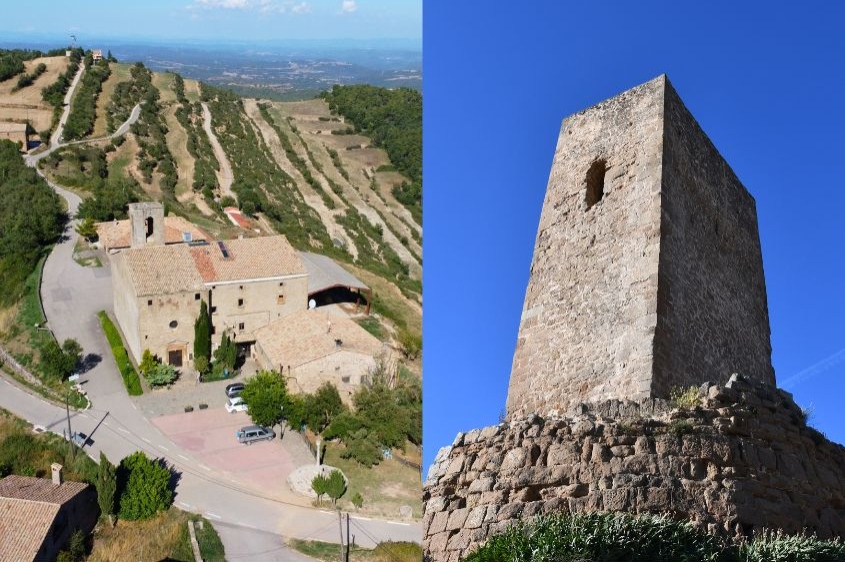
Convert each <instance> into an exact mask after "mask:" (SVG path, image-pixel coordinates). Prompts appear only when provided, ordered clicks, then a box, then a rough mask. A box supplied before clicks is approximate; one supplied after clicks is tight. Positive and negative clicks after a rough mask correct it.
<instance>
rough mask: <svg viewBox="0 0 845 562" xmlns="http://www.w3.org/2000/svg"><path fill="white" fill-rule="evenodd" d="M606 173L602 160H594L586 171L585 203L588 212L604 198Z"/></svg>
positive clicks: (605, 165) (604, 163)
mask: <svg viewBox="0 0 845 562" xmlns="http://www.w3.org/2000/svg"><path fill="white" fill-rule="evenodd" d="M606 173H607V163H606V162H605V161H604V160H596V161H595V162H593V163H592V164H591V165H590V169H589V170H587V194H586V202H587V209H588V210H589V209H590V208H591V207H592V206H593V205H595V204H596V203H598V202H599V201H601V200H602V197H604V176H605V174H606Z"/></svg>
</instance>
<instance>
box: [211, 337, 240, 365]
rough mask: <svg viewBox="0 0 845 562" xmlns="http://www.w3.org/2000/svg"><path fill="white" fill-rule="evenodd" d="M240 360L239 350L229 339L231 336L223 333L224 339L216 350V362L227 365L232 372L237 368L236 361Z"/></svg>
mask: <svg viewBox="0 0 845 562" xmlns="http://www.w3.org/2000/svg"><path fill="white" fill-rule="evenodd" d="M237 359H238V348H237V346H236V345H235V342H233V341H232V339H231V338H230V337H229V334H227V333H226V332H223V338H222V339H221V340H220V345H219V346H218V347H217V349H215V350H214V360H215V361H216V362H217V363H219V364H221V365H225V366H226V367H228V368H229V370H230V371H231V370H232V369H234V368H235V361H237Z"/></svg>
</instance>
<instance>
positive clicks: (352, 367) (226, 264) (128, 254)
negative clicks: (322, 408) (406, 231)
mask: <svg viewBox="0 0 845 562" xmlns="http://www.w3.org/2000/svg"><path fill="white" fill-rule="evenodd" d="M129 207H130V209H129V215H130V219H129V220H128V221H117V222H115V223H100V224H99V225H98V227H97V228H98V232H99V233H100V236H101V243H102V245H103V246H104V247H106V248H108V250H109V253H110V254H111V256H110V259H111V269H112V285H113V292H114V313H115V317H116V319H117V321H118V324H119V325H120V328H121V330H122V332H123V336H124V340H125V342H126V345H127V347H128V349H129V352H130V353H131V355H132V357H133V358H134V360H135V361H136V362H140V360H141V356H142V354H143V352H144V350H146V349H149V350H150V352H151V353H152V354H153V355H155V356H157V357H159V358H160V359H161V360H162V361H164V362H166V363H168V364H170V365H173V366H175V367H178V368H184V367H192V366H193V360H194V357H193V344H194V323H195V321H196V319H197V317H198V316H199V314H200V308H201V303H203V302H204V303H205V304H206V306H207V307H208V310H209V313H210V316H211V322H212V347H213V348H216V347H217V346H218V345H219V344H220V342H221V340H222V338H223V334H224V333H226V334H228V336H229V337H230V338H232V340H234V342H235V343H236V344H237V346H238V349H239V353H240V354H241V355H242V356H250V357H252V358H254V359H255V360H256V361H257V362H258V364H259V366H260V367H261V368H265V369H276V370H279V371H282V370H284V371H285V375H286V376H288V377H289V378H292V379H293V381H292V387H293V388H294V389H299V390H303V391H313V390H316V388H317V387H319V385H320V384H322V383H323V382H325V381H331V382H333V383H334V384H335V385H337V386H338V389H339V390H340V389H346V391H347V392H346V393H344V392H343V391H341V394H342V395H344V394H346V395H348V396H351V393H352V389H353V387H354V385H357V384H360V383H361V382H363V381H364V380H366V379H365V377H366V376H367V375H368V374H369V372H370V370H371V369H372V367H374V366H375V359H374V357H375V356H376V355H378V354H379V353H381V352H382V349H383V346H382V344H381V342H379V341H378V340H377V339H376V338H374V337H373V336H371V335H370V334H369V333H367V332H366V331H365V330H364V329H363V328H361V327H360V326H359V325H358V324H356V323H355V322H354V321H352V320H350V319H349V318H346V317H345V316H343V315H338V314H337V312H336V311H332V312H328V310H329V309H325V308H323V307H322V306H318V303H319V304H320V305H324V304H331V303H333V302H337V301H338V300H345V301H350V300H352V301H355V302H356V306H355V309H356V310H358V309H360V308H361V307H360V304H361V302H360V299H361V295H367V296H366V302H367V304H366V312H367V313H368V312H369V300H370V299H369V292H370V290H369V288H368V287H367V286H366V285H364V284H363V283H361V282H360V281H359V280H357V279H356V278H355V277H354V276H352V275H350V274H349V273H348V272H346V271H345V270H343V269H342V268H341V267H340V266H339V265H337V264H336V263H335V262H334V261H332V260H331V259H329V258H327V257H325V256H319V255H317V254H309V253H305V252H301V253H300V252H297V251H296V250H294V249H293V247H292V246H291V245H290V243H288V241H287V239H286V238H285V237H284V236H264V237H257V238H238V239H235V240H226V241H212V240H211V237H210V236H209V235H208V234H206V233H205V232H203V231H202V230H201V229H198V228H196V227H195V226H194V225H191V224H190V223H188V222H187V221H185V220H184V219H181V218H178V217H173V218H171V217H166V218H165V217H164V211H163V207H162V205H161V204H159V203H133V204H131V205H130V206H129ZM127 246H128V247H127Z"/></svg>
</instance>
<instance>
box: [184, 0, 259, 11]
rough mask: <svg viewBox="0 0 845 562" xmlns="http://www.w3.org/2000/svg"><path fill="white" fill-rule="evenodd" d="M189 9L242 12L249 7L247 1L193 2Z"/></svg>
mask: <svg viewBox="0 0 845 562" xmlns="http://www.w3.org/2000/svg"><path fill="white" fill-rule="evenodd" d="M189 7H195V8H205V9H207V10H208V9H213V8H226V9H229V10H244V9H248V8H250V7H252V6H251V2H249V0H194V3H193V4H191V6H189Z"/></svg>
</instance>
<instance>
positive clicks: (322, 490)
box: [311, 474, 329, 505]
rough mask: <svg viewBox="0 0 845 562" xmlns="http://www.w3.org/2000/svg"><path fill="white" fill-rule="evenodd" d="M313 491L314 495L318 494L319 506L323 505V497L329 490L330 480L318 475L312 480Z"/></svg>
mask: <svg viewBox="0 0 845 562" xmlns="http://www.w3.org/2000/svg"><path fill="white" fill-rule="evenodd" d="M311 489H312V490H314V493H315V494H317V504H318V505H319V504H322V503H323V500H322V498H323V496H324V495H325V494H326V492H328V490H329V479H328V477H326V476H323V475H322V474H318V475H317V476H315V477H314V478H312V479H311Z"/></svg>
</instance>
